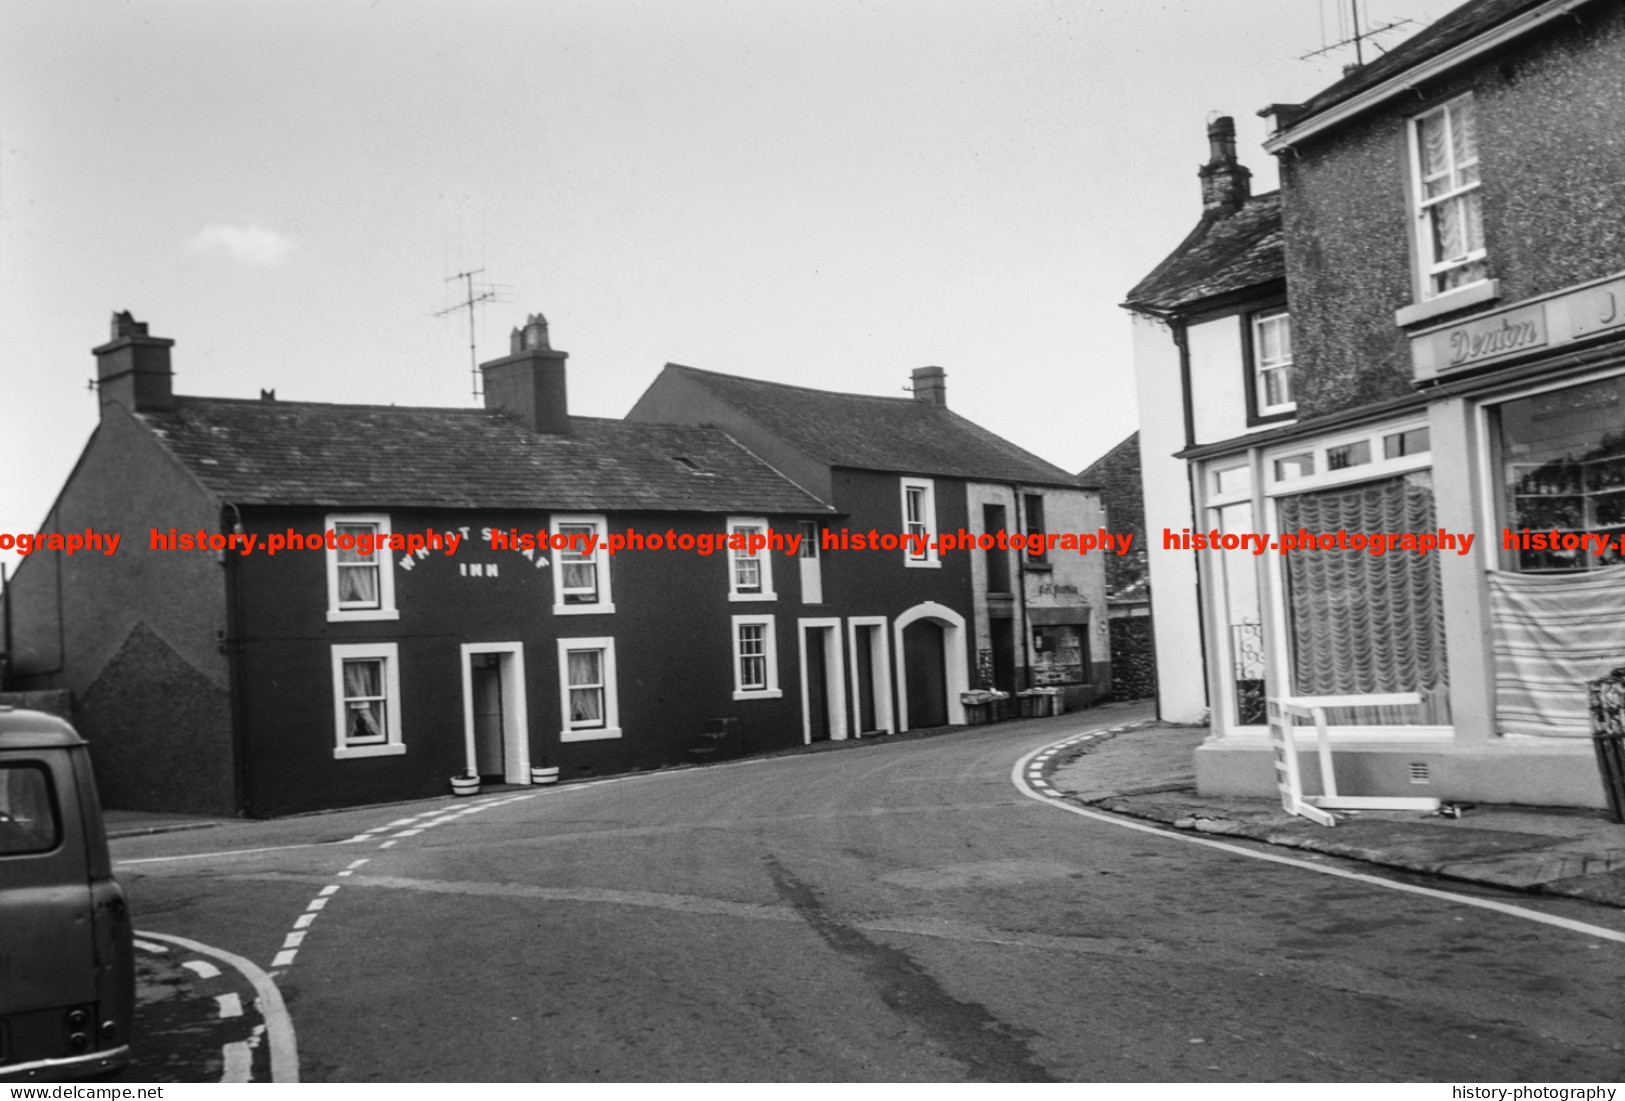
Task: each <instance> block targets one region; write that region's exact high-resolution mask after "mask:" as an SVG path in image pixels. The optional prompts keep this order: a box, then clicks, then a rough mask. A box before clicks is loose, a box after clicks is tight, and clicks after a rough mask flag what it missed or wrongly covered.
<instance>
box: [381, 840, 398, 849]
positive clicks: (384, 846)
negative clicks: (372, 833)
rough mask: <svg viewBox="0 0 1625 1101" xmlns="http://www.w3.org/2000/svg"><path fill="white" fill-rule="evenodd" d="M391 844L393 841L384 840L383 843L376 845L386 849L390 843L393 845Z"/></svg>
mask: <svg viewBox="0 0 1625 1101" xmlns="http://www.w3.org/2000/svg"><path fill="white" fill-rule="evenodd" d="M393 844H395V842H394V841H385V842H384V843H383V844H382V845H379V846H378V847H379V848H380V849H387V848H389V847H390V846H391V845H393Z"/></svg>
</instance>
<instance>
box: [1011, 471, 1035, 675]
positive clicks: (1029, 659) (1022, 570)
mask: <svg viewBox="0 0 1625 1101" xmlns="http://www.w3.org/2000/svg"><path fill="white" fill-rule="evenodd" d="M1010 497H1011V502H1010V505H1011V512H1013V513H1014V514H1015V517H1016V534H1017V535H1020V536H1022V542H1023V543H1026V541H1027V540H1026V535H1027V510H1026V509H1025V508H1023V507H1022V500H1021V489H1020V487H1019V486H1017V485H1016V484H1015V483H1014V482H1011V483H1010ZM1025 554H1026V552H1025V551H1022V552H1021V553H1020V554H1018V555H1017V556H1016V578H1015V581H1016V607H1017V608H1019V609H1021V616H1020V623H1021V670H1022V677H1023V679H1025V680H1026V681H1027V687H1028V688H1031V687H1032V686H1033V638H1032V634H1033V632H1032V628H1030V627H1029V626H1028V625H1027V559H1026V558H1025V557H1024V556H1025ZM1016 690H1017V691H1018V692H1019V691H1021V689H1020V688H1019V687H1018V688H1017V689H1016Z"/></svg>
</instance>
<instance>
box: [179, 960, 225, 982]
mask: <svg viewBox="0 0 1625 1101" xmlns="http://www.w3.org/2000/svg"><path fill="white" fill-rule="evenodd" d="M181 966H182V967H184V968H186V969H187V970H188V971H194V972H196V973H197V977H198V978H200V979H213V978H218V977H219V976H220V968H218V967H216V966H215V965H214V964H212V963H207V962H205V961H203V960H187V961H186V962H185V963H183V964H181Z"/></svg>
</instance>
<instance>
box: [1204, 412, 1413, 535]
mask: <svg viewBox="0 0 1625 1101" xmlns="http://www.w3.org/2000/svg"><path fill="white" fill-rule="evenodd" d="M1428 424H1429V422H1428V418H1427V416H1426V414H1423V415H1421V416H1418V417H1407V418H1405V419H1404V420H1396V421H1390V422H1387V423H1384V424H1381V425H1374V426H1371V427H1368V428H1362V429H1358V430H1356V431H1353V432H1344V433H1339V434H1337V435H1335V436H1325V437H1322V438H1320V439H1316V440H1313V441H1305V442H1299V443H1289V444H1281V445H1278V446H1276V447H1272V448H1269V449H1267V450H1266V451H1265V452H1264V496H1266V497H1281V496H1290V495H1292V494H1297V493H1306V492H1310V491H1312V490H1317V489H1328V488H1331V487H1333V486H1340V485H1347V484H1349V483H1351V482H1369V481H1373V480H1376V479H1380V478H1387V477H1390V476H1392V475H1394V474H1405V473H1408V472H1410V471H1413V470H1426V469H1430V468H1431V467H1432V466H1433V448H1432V440H1431V439H1430V440H1429V441H1428V444H1429V446H1428V450H1426V451H1417V452H1414V453H1412V454H1410V455H1400V456H1397V457H1395V458H1392V459H1390V458H1387V457H1386V456H1385V455H1384V453H1383V438H1384V437H1386V436H1393V435H1397V434H1398V433H1401V432H1410V431H1413V430H1415V429H1418V428H1427V427H1428ZM1362 442H1363V443H1366V444H1368V445H1369V453H1370V461H1368V462H1363V463H1360V464H1359V465H1357V466H1346V467H1342V468H1341V469H1338V470H1331V469H1329V467H1328V463H1327V458H1326V453H1327V452H1328V451H1336V450H1338V449H1339V448H1343V447H1347V446H1348V445H1349V444H1358V443H1362ZM1304 454H1307V455H1311V456H1313V459H1314V464H1315V472H1314V473H1313V474H1308V475H1305V476H1303V477H1300V478H1281V477H1278V476H1277V475H1276V471H1275V461H1276V460H1277V459H1285V458H1291V457H1294V456H1298V455H1304ZM1227 468H1228V464H1227ZM1216 470H1217V468H1215V471H1216ZM1214 477H1215V479H1217V473H1216V472H1215V475H1214ZM1217 484H1218V483H1217V481H1216V480H1215V482H1214V485H1215V486H1216V485H1217ZM1215 497H1217V495H1216V494H1215ZM1226 500H1228V497H1227V498H1226ZM1210 504H1211V502H1210ZM1253 522H1254V523H1257V522H1258V520H1257V519H1256V518H1255V519H1254V521H1253ZM1317 534H1318V533H1317ZM1272 553H1273V552H1272Z"/></svg>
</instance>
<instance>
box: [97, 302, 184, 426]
mask: <svg viewBox="0 0 1625 1101" xmlns="http://www.w3.org/2000/svg"><path fill="white" fill-rule="evenodd" d="M112 337H113V338H112V339H111V340H109V341H108V342H107V343H106V344H103V345H101V346H100V347H99V348H92V349H91V354H92V355H94V356H95V357H96V389H97V390H98V391H100V393H101V403H102V404H103V405H104V406H105V405H107V404H109V403H111V404H115V405H122V406H123V407H124V408H125V409H128V410H129V411H130V412H132V413H149V412H156V411H159V410H164V409H173V408H175V390H174V384H173V382H172V378H173V375H174V372H173V371H171V370H170V367H169V350H170V349H171V348H173V347H174V346H175V342H174V341H173V340H169V339H166V338H164V337H158V336H148V335H147V325H146V322H144V321H137V320H136V319H135V318H134V317H132V316H130V311H128V310H120V311H119V312H118V313H115V314H114V315H113V324H112Z"/></svg>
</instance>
